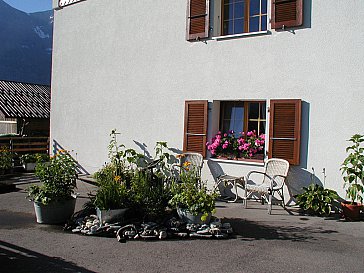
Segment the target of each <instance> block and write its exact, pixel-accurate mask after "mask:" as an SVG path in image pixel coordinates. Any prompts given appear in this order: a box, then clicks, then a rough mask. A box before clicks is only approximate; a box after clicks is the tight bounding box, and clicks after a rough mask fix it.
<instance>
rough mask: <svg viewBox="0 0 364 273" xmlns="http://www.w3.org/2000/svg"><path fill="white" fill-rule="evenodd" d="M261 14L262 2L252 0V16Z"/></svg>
mask: <svg viewBox="0 0 364 273" xmlns="http://www.w3.org/2000/svg"><path fill="white" fill-rule="evenodd" d="M258 14H260V0H250V16H252V15H258Z"/></svg>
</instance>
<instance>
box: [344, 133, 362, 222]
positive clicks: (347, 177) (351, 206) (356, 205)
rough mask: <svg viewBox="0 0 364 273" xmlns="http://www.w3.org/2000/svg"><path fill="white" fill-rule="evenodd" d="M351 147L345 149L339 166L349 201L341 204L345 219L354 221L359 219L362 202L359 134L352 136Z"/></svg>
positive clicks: (360, 137)
mask: <svg viewBox="0 0 364 273" xmlns="http://www.w3.org/2000/svg"><path fill="white" fill-rule="evenodd" d="M349 141H350V142H352V145H350V146H349V147H347V148H346V152H347V153H349V154H348V156H347V157H346V159H345V160H344V162H343V163H342V165H341V168H340V169H341V171H342V175H343V178H344V187H345V188H346V196H347V197H348V198H350V201H345V202H342V203H341V206H342V209H343V214H344V217H345V219H347V220H351V221H355V220H359V219H360V210H361V209H362V204H361V203H362V202H363V196H362V195H363V193H364V187H363V180H364V147H362V145H361V144H362V142H364V136H363V135H360V134H355V135H353V136H352V137H351V138H350V139H349Z"/></svg>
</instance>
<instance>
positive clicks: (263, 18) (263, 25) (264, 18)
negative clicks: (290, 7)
mask: <svg viewBox="0 0 364 273" xmlns="http://www.w3.org/2000/svg"><path fill="white" fill-rule="evenodd" d="M262 30H263V31H264V30H267V16H266V15H264V16H262Z"/></svg>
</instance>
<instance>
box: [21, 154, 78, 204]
mask: <svg viewBox="0 0 364 273" xmlns="http://www.w3.org/2000/svg"><path fill="white" fill-rule="evenodd" d="M76 166H77V163H76V161H75V160H74V159H73V158H72V157H71V156H70V155H69V153H68V152H67V151H65V150H61V151H59V152H58V153H57V154H56V155H55V156H53V157H51V158H50V162H49V163H48V162H46V163H40V164H37V166H36V168H35V175H36V176H37V177H38V178H39V180H40V182H42V185H40V186H38V185H33V186H30V187H29V188H28V189H27V191H28V197H29V198H30V199H31V200H33V201H36V202H41V203H43V204H44V205H46V204H49V203H50V202H53V201H61V200H67V199H70V198H72V194H73V193H74V189H75V188H76V177H77V173H76Z"/></svg>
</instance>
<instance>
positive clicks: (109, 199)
mask: <svg viewBox="0 0 364 273" xmlns="http://www.w3.org/2000/svg"><path fill="white" fill-rule="evenodd" d="M96 177H97V178H96V181H97V184H98V186H99V188H98V190H97V193H96V195H95V196H93V197H91V201H92V203H93V204H94V206H95V207H97V208H99V209H101V210H109V209H122V208H129V207H130V205H131V201H130V197H129V196H130V193H129V191H128V189H127V188H126V186H125V184H123V183H122V181H121V177H120V176H115V175H114V170H113V168H112V166H105V167H104V168H103V169H102V170H100V171H99V172H98V175H97V176H96Z"/></svg>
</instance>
